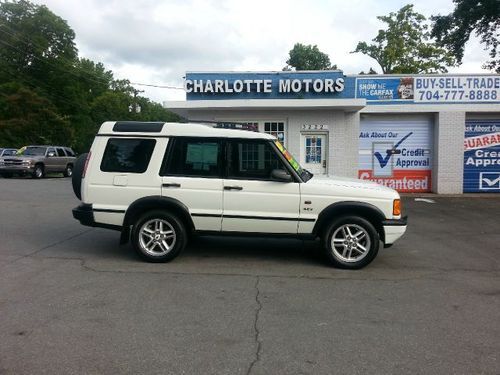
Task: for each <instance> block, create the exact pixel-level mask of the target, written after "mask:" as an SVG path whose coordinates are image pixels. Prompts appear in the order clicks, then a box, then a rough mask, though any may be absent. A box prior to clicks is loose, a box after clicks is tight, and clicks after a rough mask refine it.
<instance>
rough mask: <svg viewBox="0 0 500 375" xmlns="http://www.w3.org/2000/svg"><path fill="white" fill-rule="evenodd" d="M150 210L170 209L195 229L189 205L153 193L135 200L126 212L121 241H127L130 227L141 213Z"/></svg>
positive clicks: (187, 225) (189, 227) (190, 227)
mask: <svg viewBox="0 0 500 375" xmlns="http://www.w3.org/2000/svg"><path fill="white" fill-rule="evenodd" d="M150 210H168V211H170V212H172V213H174V214H176V215H177V216H178V217H179V219H180V220H182V221H183V222H184V224H185V225H186V227H187V229H188V230H189V231H194V223H193V219H192V218H191V214H190V213H189V209H188V208H187V206H186V205H185V204H184V203H182V202H181V201H179V200H177V199H175V198H171V197H162V196H160V195H151V196H148V197H143V198H139V199H137V200H136V201H134V202H133V203H132V204H131V205H130V206H129V207H128V209H127V211H126V212H125V217H124V219H123V227H122V234H121V237H120V243H121V244H124V243H127V242H128V240H129V237H130V227H131V226H132V225H133V224H134V221H135V219H137V218H138V217H139V216H140V215H141V214H143V213H144V212H146V211H150Z"/></svg>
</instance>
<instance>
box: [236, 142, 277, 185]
mask: <svg viewBox="0 0 500 375" xmlns="http://www.w3.org/2000/svg"><path fill="white" fill-rule="evenodd" d="M273 169H285V167H284V165H283V163H282V161H281V159H280V158H279V157H278V155H277V154H276V151H275V150H274V149H273V148H272V147H271V146H270V145H269V143H267V142H255V141H251V140H250V141H247V140H238V141H232V142H230V143H229V171H228V177H229V178H245V179H254V180H270V179H271V171H272V170H273Z"/></svg>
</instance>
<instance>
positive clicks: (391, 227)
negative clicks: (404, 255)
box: [382, 216, 408, 247]
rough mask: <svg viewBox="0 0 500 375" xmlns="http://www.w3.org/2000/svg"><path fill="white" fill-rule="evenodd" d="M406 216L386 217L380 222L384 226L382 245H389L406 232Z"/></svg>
mask: <svg viewBox="0 0 500 375" xmlns="http://www.w3.org/2000/svg"><path fill="white" fill-rule="evenodd" d="M407 224H408V216H405V217H403V218H401V219H388V220H384V221H383V222H382V225H383V227H384V246H385V247H389V246H390V245H392V244H393V243H394V242H396V241H397V240H398V239H399V238H400V237H401V236H402V235H403V234H405V232H406V226H407Z"/></svg>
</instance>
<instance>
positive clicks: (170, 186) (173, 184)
mask: <svg viewBox="0 0 500 375" xmlns="http://www.w3.org/2000/svg"><path fill="white" fill-rule="evenodd" d="M161 186H162V187H164V188H179V187H181V184H177V183H175V182H170V183H166V184H162V185H161Z"/></svg>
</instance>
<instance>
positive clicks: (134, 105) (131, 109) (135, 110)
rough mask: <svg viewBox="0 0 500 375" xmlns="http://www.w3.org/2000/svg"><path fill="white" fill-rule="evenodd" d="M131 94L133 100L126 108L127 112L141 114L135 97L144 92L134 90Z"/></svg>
mask: <svg viewBox="0 0 500 375" xmlns="http://www.w3.org/2000/svg"><path fill="white" fill-rule="evenodd" d="M132 92H133V93H134V100H133V102H132V103H131V104H130V105H129V106H128V111H129V112H130V113H132V114H139V113H141V110H142V108H141V106H140V105H139V103H137V95H138V94H140V93H143V92H144V90H137V89H135V88H133V89H132Z"/></svg>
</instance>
